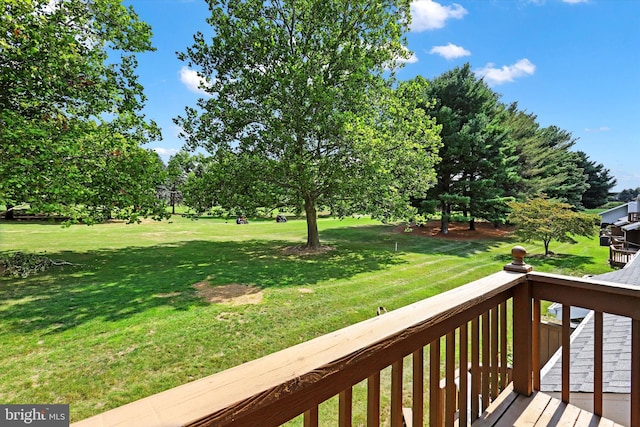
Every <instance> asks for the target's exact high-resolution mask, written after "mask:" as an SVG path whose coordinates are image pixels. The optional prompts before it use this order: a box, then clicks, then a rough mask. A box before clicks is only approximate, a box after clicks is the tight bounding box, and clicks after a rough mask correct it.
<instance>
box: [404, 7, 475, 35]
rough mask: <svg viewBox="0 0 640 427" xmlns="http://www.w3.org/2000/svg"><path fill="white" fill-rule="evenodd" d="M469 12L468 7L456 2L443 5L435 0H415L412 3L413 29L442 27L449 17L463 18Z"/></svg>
mask: <svg viewBox="0 0 640 427" xmlns="http://www.w3.org/2000/svg"><path fill="white" fill-rule="evenodd" d="M467 13H468V12H467V9H465V8H464V7H462V6H460V5H459V4H456V3H454V4H453V5H451V6H443V5H441V4H440V3H436V2H435V1H433V0H414V1H413V2H412V3H411V30H412V31H418V32H419V31H425V30H435V29H438V28H442V27H444V25H445V23H446V22H447V20H448V19H462V17H463V16H464V15H466V14H467Z"/></svg>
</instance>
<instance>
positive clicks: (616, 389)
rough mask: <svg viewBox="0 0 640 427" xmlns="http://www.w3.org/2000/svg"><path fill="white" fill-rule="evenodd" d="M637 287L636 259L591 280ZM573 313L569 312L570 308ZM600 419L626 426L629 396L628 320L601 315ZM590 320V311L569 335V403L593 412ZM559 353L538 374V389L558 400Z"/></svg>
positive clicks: (639, 262) (639, 280) (638, 261)
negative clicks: (602, 417) (601, 390)
mask: <svg viewBox="0 0 640 427" xmlns="http://www.w3.org/2000/svg"><path fill="white" fill-rule="evenodd" d="M593 278H594V279H598V280H606V281H609V282H615V283H622V284H627V285H632V286H637V287H638V288H640V256H636V257H634V258H632V260H631V262H630V263H629V264H627V265H626V266H625V268H623V269H620V270H616V271H612V272H610V273H605V274H601V275H598V276H595V277H593ZM572 312H573V309H572ZM603 339H604V342H603V374H602V376H603V379H602V380H603V384H602V389H603V399H602V400H603V416H605V417H607V418H609V419H611V420H613V421H616V422H618V423H620V424H628V422H629V421H628V420H629V402H630V393H631V319H630V318H626V317H620V316H614V315H611V314H607V313H605V314H604V315H603ZM593 341H594V320H593V312H590V313H589V314H588V315H587V317H586V318H585V319H584V320H583V321H582V323H581V324H580V326H578V328H577V329H576V330H575V331H574V332H573V333H572V334H571V366H570V401H571V404H573V405H575V406H578V407H581V408H583V409H585V410H589V411H592V410H593V372H594V367H593ZM561 351H562V350H559V351H558V352H556V354H555V355H554V356H553V357H552V358H551V360H549V362H548V363H547V364H546V365H545V367H544V368H543V369H542V371H541V377H542V378H541V390H542V391H543V392H545V393H547V394H549V395H551V396H552V397H557V398H560V395H561V391H562V386H561V384H562V379H561V376H562V371H561V369H562V367H561V355H562V353H561Z"/></svg>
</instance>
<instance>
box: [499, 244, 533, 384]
mask: <svg viewBox="0 0 640 427" xmlns="http://www.w3.org/2000/svg"><path fill="white" fill-rule="evenodd" d="M511 254H512V255H513V261H512V262H511V263H510V264H507V265H505V267H504V269H505V270H507V271H514V272H518V273H528V272H530V271H531V270H532V267H531V266H530V265H527V264H525V262H524V256H525V255H526V254H527V251H526V250H525V249H524V248H523V247H522V246H516V247H514V248H513V249H512V250H511ZM532 316H533V311H532V292H531V284H530V283H529V282H528V281H525V282H523V283H520V284H519V285H518V286H516V287H515V288H514V289H513V389H514V390H515V391H516V392H517V393H520V394H523V395H525V396H530V395H531V393H532V372H533V368H532V367H533V353H532V350H533V345H532V343H533V333H532V328H531V325H532V323H531V319H532Z"/></svg>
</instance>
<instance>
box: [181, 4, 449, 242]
mask: <svg viewBox="0 0 640 427" xmlns="http://www.w3.org/2000/svg"><path fill="white" fill-rule="evenodd" d="M208 3H209V7H210V10H211V16H210V17H209V18H208V23H209V24H210V25H211V26H212V28H213V37H212V38H211V39H210V40H206V39H205V36H204V35H203V34H201V33H198V34H196V35H195V43H194V45H193V46H191V47H190V48H188V49H187V51H186V52H185V53H183V54H181V55H180V57H181V59H183V60H185V61H187V62H188V64H189V66H194V67H196V68H197V70H198V72H199V74H200V75H201V76H202V77H203V78H204V79H205V80H206V81H205V82H203V84H202V89H204V90H205V91H206V92H208V93H209V95H210V96H209V97H206V98H203V99H201V100H199V102H198V105H197V108H187V109H186V113H185V115H184V116H182V117H179V118H177V119H176V123H177V124H179V125H180V126H181V127H182V128H183V129H184V136H185V137H186V140H187V147H190V148H195V147H198V146H200V147H204V148H205V149H206V150H207V151H209V152H210V153H211V154H212V155H213V157H214V158H215V162H216V163H217V164H218V165H223V166H224V167H223V168H218V170H217V171H216V173H217V174H218V177H227V178H226V179H223V178H219V179H221V181H220V182H223V183H224V184H225V185H224V188H223V190H224V191H221V192H218V194H217V197H216V198H217V202H219V203H220V204H222V205H230V204H232V203H243V202H242V200H243V199H244V200H245V202H247V203H250V201H251V200H252V201H253V203H263V204H264V205H266V204H273V203H276V204H278V205H280V206H290V207H294V208H296V209H297V208H302V210H304V212H305V213H306V219H307V246H308V247H311V248H316V247H318V246H319V245H320V240H319V235H318V228H317V218H316V216H317V209H318V208H319V207H323V206H326V207H330V208H331V209H332V210H333V212H334V213H336V214H338V215H346V214H349V213H353V212H360V213H367V212H368V213H371V214H373V215H374V216H376V217H381V218H384V217H387V218H388V217H392V216H394V215H400V214H401V213H403V210H405V209H406V207H407V206H408V205H409V203H408V200H409V197H410V196H412V195H416V194H419V193H423V192H424V191H426V189H427V188H428V186H429V185H430V184H431V183H432V181H433V165H434V162H435V160H436V159H437V156H436V154H435V153H436V151H437V148H438V143H439V138H438V137H437V132H436V131H435V129H434V125H433V122H432V121H431V120H430V119H429V118H428V117H427V116H426V115H425V114H424V111H422V110H420V109H417V108H415V98H416V97H417V96H420V92H421V91H420V88H419V87H418V86H419V85H420V83H419V82H413V83H407V84H403V85H400V86H399V87H398V88H396V89H393V88H392V84H393V81H394V80H393V69H394V68H395V67H396V66H397V65H398V63H399V61H401V60H402V59H403V58H406V57H407V56H408V55H409V53H408V50H407V49H406V47H405V44H406V43H405V40H404V32H405V31H406V29H407V26H408V24H409V19H410V16H409V8H410V2H409V1H406V0H399V1H396V0H383V1H377V2H370V1H365V0H355V1H339V0H338V1H325V0H296V1H292V0H275V1H263V0H246V1H239V0H220V1H216V0H208ZM229 196H233V197H232V200H228V199H229Z"/></svg>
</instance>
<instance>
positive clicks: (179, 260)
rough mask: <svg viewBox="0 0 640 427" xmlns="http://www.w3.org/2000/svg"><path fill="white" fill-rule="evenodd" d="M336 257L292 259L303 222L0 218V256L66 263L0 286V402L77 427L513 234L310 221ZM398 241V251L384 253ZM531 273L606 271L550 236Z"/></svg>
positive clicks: (483, 265)
mask: <svg viewBox="0 0 640 427" xmlns="http://www.w3.org/2000/svg"><path fill="white" fill-rule="evenodd" d="M319 228H320V236H321V240H322V241H323V243H325V244H328V245H331V246H332V247H334V250H332V251H329V252H326V253H323V254H319V255H314V256H294V255H288V254H287V252H285V251H284V249H285V248H287V247H289V246H294V245H300V244H303V243H304V241H305V239H306V223H305V222H304V221H303V220H290V221H289V222H287V223H281V224H276V223H275V221H272V220H270V221H259V220H253V221H251V223H250V224H248V225H241V226H238V225H236V224H235V223H234V222H233V221H232V220H231V221H228V222H226V221H224V220H221V219H211V218H206V219H201V220H198V221H191V220H188V219H184V218H181V217H179V216H176V217H174V220H173V221H172V222H170V223H168V222H163V223H155V222H151V223H144V224H139V225H126V224H121V223H115V224H104V225H96V226H91V227H87V226H82V225H75V226H71V227H69V228H61V227H60V226H59V225H57V224H54V223H28V222H24V223H20V222H18V223H6V222H0V255H2V254H7V253H10V252H14V251H26V252H36V253H46V255H47V256H49V257H51V258H55V259H62V260H65V261H68V262H71V263H73V264H75V265H73V266H65V267H64V268H56V269H53V270H49V271H47V272H45V273H42V274H39V275H35V276H32V277H29V278H26V279H18V278H9V277H2V278H0V342H2V345H1V346H0V402H3V403H70V404H71V417H72V420H74V421H75V420H79V419H82V418H86V417H88V416H90V415H93V414H96V413H99V412H103V411H105V410H107V409H110V408H113V407H117V406H120V405H122V404H124V403H127V402H130V401H133V400H136V399H139V398H142V397H144V396H148V395H151V394H154V393H157V392H160V391H162V390H165V389H168V388H171V387H174V386H177V385H179V384H183V383H186V382H188V381H191V380H194V379H197V378H201V377H204V376H207V375H210V374H212V373H215V372H218V371H221V370H224V369H226V368H229V367H231V366H234V365H238V364H240V363H243V362H246V361H248V360H252V359H255V358H257V357H260V356H263V355H266V354H269V353H272V352H274V351H277V350H279V349H282V348H285V347H288V346H291V345H294V344H297V343H300V342H302V341H306V340H309V339H311V338H314V337H316V336H319V335H321V334H325V333H328V332H330V331H334V330H336V329H339V328H342V327H344V326H347V325H350V324H352V323H355V322H358V321H362V320H364V319H366V318H369V317H372V316H374V315H375V312H376V308H377V307H378V306H380V305H382V306H385V307H386V308H387V309H388V310H393V309H395V308H399V307H402V306H405V305H407V304H410V303H412V302H415V301H418V300H420V299H423V298H427V297H429V296H432V295H436V294H438V293H440V292H443V291H446V290H448V289H452V288H454V287H456V286H459V285H462V284H464V283H468V282H470V281H472V280H475V279H477V278H480V277H482V276H485V275H488V274H491V273H494V272H496V271H498V270H500V269H501V268H502V266H503V265H504V264H506V263H508V262H509V261H510V260H511V256H510V250H511V248H512V247H513V246H514V245H515V244H519V243H520V242H517V241H515V240H503V241H467V242H457V241H452V240H444V239H434V238H427V237H422V236H418V235H417V234H412V233H402V232H398V231H397V229H396V228H395V227H394V226H391V225H383V224H380V223H378V222H375V221H371V220H369V219H367V218H349V219H345V220H342V221H340V220H335V219H329V218H321V219H320V220H319ZM396 244H397V251H396ZM525 247H527V249H528V250H529V252H530V253H531V254H532V255H533V256H531V257H530V258H528V259H527V261H528V262H529V263H530V264H532V265H533V266H534V268H535V269H536V270H537V271H550V272H558V273H562V274H570V275H576V276H581V275H584V274H598V273H602V272H606V271H609V267H608V266H607V263H606V260H607V256H608V252H607V248H601V247H599V246H598V241H597V240H596V239H593V240H586V239H581V240H580V241H579V244H578V245H567V244H559V243H557V242H552V245H551V249H552V250H553V251H554V252H555V253H557V254H559V255H555V256H553V257H550V258H544V257H540V256H539V254H541V253H543V248H542V245H541V244H540V243H535V244H525ZM203 280H209V281H210V283H211V284H212V285H213V286H219V285H226V284H244V285H252V286H256V287H259V288H260V289H261V290H262V292H263V296H264V298H263V300H262V302H261V303H260V304H255V305H229V304H219V303H218V304H210V303H207V302H205V301H203V300H202V299H201V298H199V297H198V295H197V294H196V290H195V289H194V288H193V284H195V283H197V282H200V281H203Z"/></svg>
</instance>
